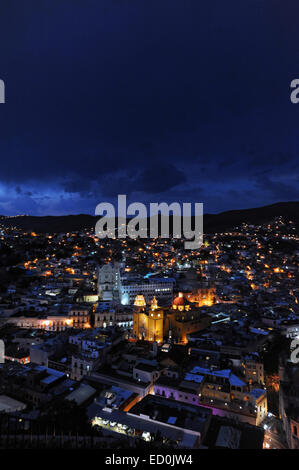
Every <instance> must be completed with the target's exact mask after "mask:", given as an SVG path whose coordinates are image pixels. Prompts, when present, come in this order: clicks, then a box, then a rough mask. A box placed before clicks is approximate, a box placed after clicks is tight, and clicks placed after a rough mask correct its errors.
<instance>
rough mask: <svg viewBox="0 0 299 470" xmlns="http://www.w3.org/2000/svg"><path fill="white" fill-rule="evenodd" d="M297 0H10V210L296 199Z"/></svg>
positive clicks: (2, 117)
mask: <svg viewBox="0 0 299 470" xmlns="http://www.w3.org/2000/svg"><path fill="white" fill-rule="evenodd" d="M298 15H299V4H298V2H297V1H296V0H294V1H290V0H284V1H283V2H282V1H281V0H242V1H240V0H234V1H233V0H227V1H225V0H214V1H213V2H210V1H207V0H206V1H202V0H194V1H192V0H147V1H145V0H47V1H46V0H26V1H20V0H1V4H0V78H1V79H3V80H4V81H5V84H6V101H7V102H6V103H5V104H4V105H0V152H1V166H0V213H2V214H15V213H31V214H36V215H45V214H65V213H79V212H88V213H93V212H94V209H95V206H96V204H97V203H99V202H102V201H113V200H114V197H115V195H117V194H120V193H124V194H127V195H128V197H129V199H130V201H142V202H156V201H161V202H162V201H165V202H171V201H184V202H195V201H197V202H203V203H204V209H205V211H206V212H218V211H222V210H226V209H236V208H246V207H254V206H260V205H264V204H269V203H273V202H278V201H288V200H298V199H299V190H298V161H299V159H298V149H299V104H298V105H297V106H296V105H294V104H292V103H291V102H290V82H291V80H292V79H294V78H299V28H298Z"/></svg>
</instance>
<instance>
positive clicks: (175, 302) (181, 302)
mask: <svg viewBox="0 0 299 470" xmlns="http://www.w3.org/2000/svg"><path fill="white" fill-rule="evenodd" d="M172 305H175V306H176V307H178V306H179V305H183V306H184V305H185V299H184V295H183V293H182V292H180V293H179V295H178V296H177V297H176V298H175V299H174V300H173V302H172Z"/></svg>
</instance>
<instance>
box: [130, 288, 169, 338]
mask: <svg viewBox="0 0 299 470" xmlns="http://www.w3.org/2000/svg"><path fill="white" fill-rule="evenodd" d="M163 323H164V310H163V309H162V308H160V307H159V306H158V302H157V299H156V298H155V297H154V298H153V299H152V301H151V305H150V307H147V306H146V302H145V299H144V297H143V295H137V296H136V298H135V302H134V314H133V337H134V338H135V339H143V340H145V341H157V342H158V343H160V342H162V341H163V330H164V324H163Z"/></svg>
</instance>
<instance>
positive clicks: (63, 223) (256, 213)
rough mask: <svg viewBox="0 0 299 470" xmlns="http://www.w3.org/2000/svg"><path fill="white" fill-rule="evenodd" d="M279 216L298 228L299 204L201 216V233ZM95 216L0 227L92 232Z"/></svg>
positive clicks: (16, 220) (8, 220)
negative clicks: (290, 221)
mask: <svg viewBox="0 0 299 470" xmlns="http://www.w3.org/2000/svg"><path fill="white" fill-rule="evenodd" d="M278 216H283V217H285V218H286V219H287V220H292V221H293V222H294V223H295V224H296V227H297V231H298V227H299V202H279V203H277V204H272V205H270V206H263V207H257V208H254V209H242V210H233V211H226V212H221V213H220V214H205V215H204V233H216V232H223V231H227V230H231V229H233V228H234V227H237V226H240V225H241V224H242V223H243V222H245V223H248V224H263V223H267V222H270V221H271V220H273V219H274V218H275V217H278ZM97 220H98V217H97V216H92V215H88V214H78V215H62V216H44V217H38V216H30V215H29V216H27V215H26V216H16V217H5V216H0V224H1V225H4V226H6V227H17V228H21V229H22V230H24V231H27V232H28V231H33V232H36V233H59V232H74V231H79V230H83V229H90V230H94V226H95V223H96V221H97Z"/></svg>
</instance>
